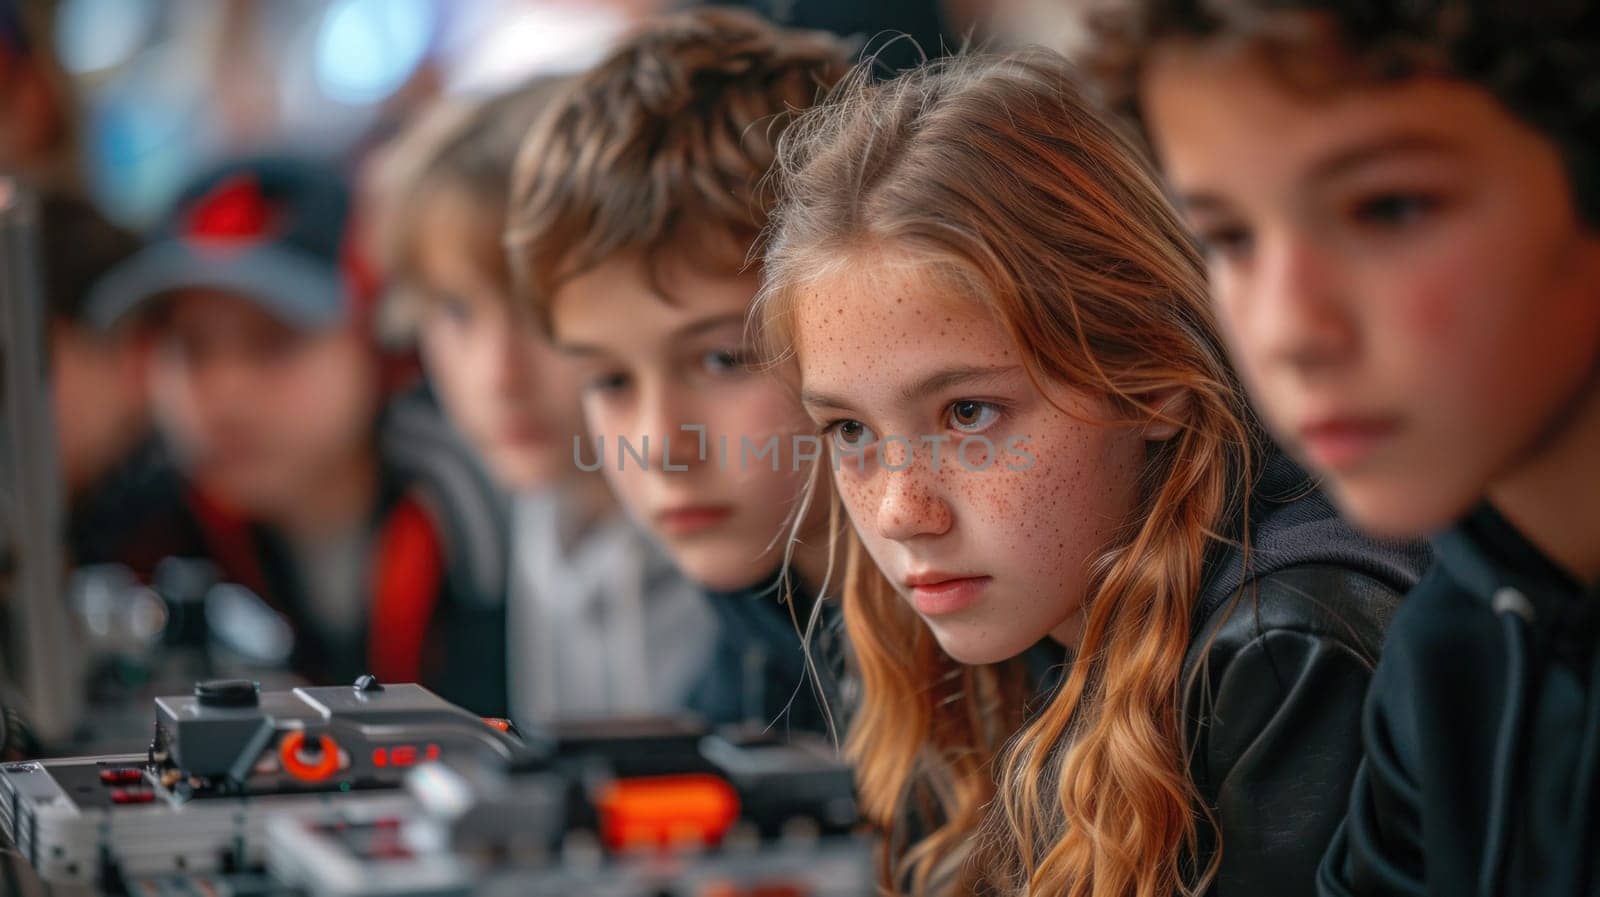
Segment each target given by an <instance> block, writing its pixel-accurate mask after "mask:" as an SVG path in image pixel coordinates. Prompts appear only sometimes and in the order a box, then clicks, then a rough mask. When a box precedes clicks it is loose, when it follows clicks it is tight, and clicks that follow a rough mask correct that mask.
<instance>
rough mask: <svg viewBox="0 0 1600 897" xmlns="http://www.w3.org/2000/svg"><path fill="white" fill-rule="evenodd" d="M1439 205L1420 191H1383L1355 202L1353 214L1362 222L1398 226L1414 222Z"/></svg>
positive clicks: (1389, 226)
mask: <svg viewBox="0 0 1600 897" xmlns="http://www.w3.org/2000/svg"><path fill="white" fill-rule="evenodd" d="M1438 205H1439V203H1438V201H1437V200H1436V199H1435V198H1434V197H1431V196H1426V195H1423V194H1420V193H1384V194H1380V195H1377V196H1373V197H1370V198H1368V199H1365V200H1362V201H1361V202H1358V203H1356V206H1355V211H1354V216H1355V218H1356V220H1357V221H1360V222H1362V223H1364V224H1371V225H1377V226H1380V227H1388V228H1398V227H1405V226H1406V225H1409V224H1415V223H1416V222H1417V220H1418V219H1420V218H1423V217H1424V216H1426V215H1427V214H1428V213H1430V212H1432V211H1433V210H1434V209H1435V208H1437V207H1438Z"/></svg>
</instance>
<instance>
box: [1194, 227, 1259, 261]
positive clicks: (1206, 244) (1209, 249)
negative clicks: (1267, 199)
mask: <svg viewBox="0 0 1600 897" xmlns="http://www.w3.org/2000/svg"><path fill="white" fill-rule="evenodd" d="M1195 236H1196V237H1197V238H1198V239H1199V240H1200V249H1201V251H1203V252H1204V253H1205V254H1206V255H1207V256H1210V257H1213V258H1229V259H1232V258H1239V257H1241V256H1243V255H1244V254H1245V253H1247V252H1249V251H1250V243H1251V236H1250V231H1249V230H1247V229H1246V228H1244V227H1241V226H1238V225H1225V226H1221V227H1212V228H1206V229H1203V230H1200V231H1199V232H1197V233H1196V235H1195Z"/></svg>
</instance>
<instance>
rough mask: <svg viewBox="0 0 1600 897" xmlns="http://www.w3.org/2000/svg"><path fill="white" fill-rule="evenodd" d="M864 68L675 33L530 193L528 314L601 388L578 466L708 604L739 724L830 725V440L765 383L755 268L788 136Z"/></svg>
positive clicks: (628, 61) (539, 153)
mask: <svg viewBox="0 0 1600 897" xmlns="http://www.w3.org/2000/svg"><path fill="white" fill-rule="evenodd" d="M847 61H848V60H847V53H846V50H845V48H844V45H843V44H842V43H841V42H839V41H838V40H836V39H834V38H832V37H829V36H827V35H823V34H819V33H814V32H802V31H794V30H786V29H780V28H777V27H775V26H773V25H770V24H768V23H766V22H764V21H762V20H761V19H759V18H757V17H755V16H752V15H749V14H746V13H741V12H737V11H734V10H727V9H720V10H719V9H698V10H694V11H691V12H686V13H681V14H677V15H673V16H669V17H666V18H663V19H660V20H658V21H656V22H654V23H652V24H649V25H647V26H645V27H644V28H643V29H641V30H640V31H639V32H637V33H636V34H635V35H634V36H633V37H632V38H631V39H630V40H628V41H625V42H624V43H623V44H622V45H621V46H620V47H618V48H617V49H616V50H615V51H614V52H613V53H612V54H611V56H609V57H608V58H607V59H605V60H604V61H602V62H601V63H600V64H599V65H598V66H597V67H596V68H595V69H594V70H592V71H590V72H589V73H587V74H585V75H583V76H581V77H579V78H578V79H577V80H576V81H575V82H574V83H572V84H571V85H570V86H569V88H568V89H567V90H565V91H564V92H563V93H562V95H561V96H560V97H559V98H557V99H556V100H555V101H554V102H553V103H552V104H551V108H549V109H547V110H546V111H545V113H544V115H543V116H542V118H541V119H540V122H539V123H538V124H536V125H535V126H534V128H533V130H532V131H531V132H530V133H529V135H528V137H527V138H526V140H525V142H524V144H523V147H522V151H521V157H520V160H519V169H518V171H517V174H516V178H515V182H516V186H515V189H514V197H513V202H512V209H511V212H510V220H509V224H508V232H507V241H508V245H509V249H510V252H511V258H512V264H513V267H514V268H515V269H517V271H518V272H519V274H520V281H521V296H522V298H523V299H524V300H525V301H526V302H527V303H528V304H529V307H530V308H531V310H532V311H533V313H534V314H535V316H536V317H537V318H538V320H539V321H540V322H541V323H542V325H543V326H544V327H545V328H546V329H547V331H548V332H549V334H550V335H551V337H552V339H553V340H554V342H555V344H556V346H557V347H558V348H560V349H561V350H562V351H564V352H565V353H566V354H567V355H568V356H570V357H571V358H573V359H574V360H576V361H577V363H578V364H579V365H580V367H581V368H582V369H583V370H584V372H585V374H584V378H583V379H584V386H583V400H582V403H583V408H584V414H585V418H586V420H587V422H588V425H589V429H590V431H591V439H590V441H589V442H588V443H587V444H584V445H580V446H575V449H581V450H580V451H575V452H574V459H573V460H574V463H577V464H579V465H581V466H591V465H595V464H598V465H599V466H600V467H601V468H603V469H604V471H605V475H606V477H607V479H608V480H609V482H610V483H611V486H612V488H613V489H614V490H615V492H616V494H617V496H618V498H619V499H620V501H621V502H622V505H623V506H624V507H625V508H626V509H627V511H628V512H629V513H630V514H631V515H632V516H633V517H634V519H636V520H637V521H638V522H639V523H640V524H641V525H643V526H644V527H646V528H647V529H648V530H649V531H650V532H651V534H652V535H653V536H654V537H655V538H656V539H657V540H658V541H659V542H660V543H661V544H662V545H663V546H664V547H665V548H666V550H667V552H668V554H670V555H671V556H672V558H673V560H674V562H675V563H676V564H677V565H678V567H679V569H680V570H682V571H683V572H684V573H685V574H686V575H687V576H688V577H689V578H691V579H693V580H694V581H696V582H698V583H700V584H701V585H702V586H703V587H705V588H706V589H707V591H708V594H709V595H710V598H711V600H712V603H713V605H714V607H715V608H716V609H717V611H718V615H719V618H720V623H721V630H722V631H721V633H720V641H719V646H718V649H717V657H716V659H715V661H714V663H713V668H712V669H711V671H710V673H709V674H708V676H707V677H706V679H705V680H704V683H703V684H704V687H703V688H702V689H701V691H700V694H699V696H698V698H697V700H696V701H695V702H694V703H695V706H696V709H699V710H700V711H701V712H703V713H704V714H705V715H706V716H708V717H709V718H711V719H713V720H718V721H730V720H757V721H760V722H762V723H769V722H772V721H773V720H775V719H778V718H779V717H784V716H786V717H787V720H788V721H789V723H790V724H792V725H794V726H796V727H799V728H810V729H821V728H824V727H825V726H826V719H827V711H826V710H825V707H824V705H826V704H827V703H828V701H827V700H826V699H821V700H813V699H812V697H813V696H812V694H811V693H810V692H808V690H807V688H806V686H805V681H806V675H807V671H806V667H807V664H806V657H805V649H804V647H803V644H802V640H801V638H800V637H799V636H798V635H797V634H796V631H795V625H796V623H797V622H798V623H800V624H801V625H804V624H806V623H807V622H808V617H809V616H810V614H811V613H812V610H813V609H814V608H815V607H816V604H817V598H818V589H819V588H820V587H822V586H823V584H824V581H825V579H826V574H827V569H828V560H829V552H828V545H827V536H826V533H827V521H826V515H825V514H824V513H821V511H822V510H823V509H822V508H821V507H820V506H819V507H817V508H811V509H807V508H805V507H802V506H801V505H800V495H801V491H802V486H803V484H804V481H805V478H806V476H807V474H808V471H809V464H808V463H807V462H808V461H809V460H811V459H814V458H815V457H816V455H815V447H814V446H812V445H811V444H808V443H806V442H805V441H804V440H803V439H802V438H797V437H803V436H805V435H807V434H809V433H810V432H811V429H812V428H811V427H810V425H809V422H808V421H807V419H806V416H805V414H804V413H803V412H802V411H801V408H800V405H799V403H798V401H797V400H796V398H795V396H794V394H793V392H792V391H791V389H790V387H789V386H788V385H787V384H785V383H784V382H782V381H781V380H780V379H779V378H778V377H777V376H774V375H773V374H772V373H770V372H767V371H763V370H758V369H756V368H755V367H754V365H753V352H752V350H751V348H750V347H749V346H748V345H747V342H746V339H747V334H746V332H745V318H746V315H747V314H748V312H749V308H750V303H751V300H752V298H753V297H754V295H755V292H756V289H757V286H758V285H759V272H758V271H757V270H755V269H754V268H753V267H751V266H748V265H747V264H746V259H747V257H748V256H749V255H750V254H751V249H752V247H753V246H754V244H755V241H756V239H757V236H758V234H759V233H760V232H761V229H762V227H763V226H764V225H765V224H766V214H767V208H768V198H767V197H766V196H765V195H764V193H763V192H762V190H761V182H762V180H763V178H764V177H765V176H766V175H767V172H768V168H769V167H770V166H771V164H772V162H773V158H774V146H775V143H776V141H777V139H778V136H779V134H780V133H782V130H783V128H784V127H785V126H786V125H787V123H788V121H789V119H790V117H791V115H792V113H793V112H794V111H795V110H797V109H802V108H804V107H807V106H809V105H811V104H813V103H814V102H815V101H816V100H817V99H818V98H819V96H820V95H821V94H822V93H823V92H824V91H826V89H827V88H828V87H830V86H831V85H832V84H833V83H834V81H835V80H837V78H838V77H839V76H840V75H841V74H842V73H843V72H844V70H845V68H846V66H847ZM796 446H799V447H800V448H801V451H800V452H796V451H794V450H793V448H794V447H796ZM807 449H809V450H810V458H809V459H808V458H806V457H803V455H804V454H806V450H807ZM791 536H793V537H794V538H795V540H796V543H795V546H794V547H793V548H792V549H791V548H789V545H790V537H791ZM781 571H788V572H787V573H786V574H785V573H783V572H781ZM786 595H792V596H793V598H794V599H795V603H794V605H793V606H788V607H786V606H784V603H783V598H784V597H785V596H786Z"/></svg>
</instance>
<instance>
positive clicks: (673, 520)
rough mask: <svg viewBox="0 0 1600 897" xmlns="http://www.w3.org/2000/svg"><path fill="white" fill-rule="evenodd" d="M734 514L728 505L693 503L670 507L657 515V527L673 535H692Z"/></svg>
mask: <svg viewBox="0 0 1600 897" xmlns="http://www.w3.org/2000/svg"><path fill="white" fill-rule="evenodd" d="M732 515H733V508H732V507H730V506H728V505H692V506H687V507H681V508H669V509H667V510H665V511H661V512H659V513H657V514H656V515H655V523H656V527H657V528H658V529H660V530H661V531H662V532H664V533H667V534H669V535H673V536H692V535H694V534H695V533H699V532H703V531H705V530H708V529H710V528H712V527H714V526H716V525H717V524H719V523H722V522H723V521H725V520H727V519H728V518H729V517H730V516H732Z"/></svg>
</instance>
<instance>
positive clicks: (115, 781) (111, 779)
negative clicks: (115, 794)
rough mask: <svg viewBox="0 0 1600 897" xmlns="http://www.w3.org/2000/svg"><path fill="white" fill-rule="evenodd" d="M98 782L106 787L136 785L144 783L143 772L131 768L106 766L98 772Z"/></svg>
mask: <svg viewBox="0 0 1600 897" xmlns="http://www.w3.org/2000/svg"><path fill="white" fill-rule="evenodd" d="M100 781H102V782H104V783H106V784H107V785H137V784H139V783H140V782H142V781H144V771H143V770H141V769H138V768H137V767H133V766H108V767H106V768H104V769H102V770H100Z"/></svg>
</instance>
